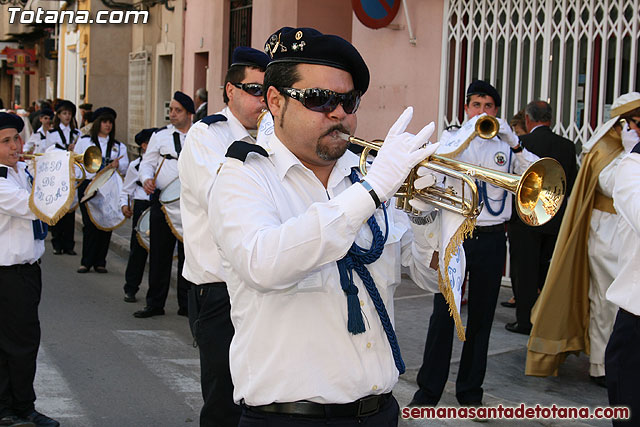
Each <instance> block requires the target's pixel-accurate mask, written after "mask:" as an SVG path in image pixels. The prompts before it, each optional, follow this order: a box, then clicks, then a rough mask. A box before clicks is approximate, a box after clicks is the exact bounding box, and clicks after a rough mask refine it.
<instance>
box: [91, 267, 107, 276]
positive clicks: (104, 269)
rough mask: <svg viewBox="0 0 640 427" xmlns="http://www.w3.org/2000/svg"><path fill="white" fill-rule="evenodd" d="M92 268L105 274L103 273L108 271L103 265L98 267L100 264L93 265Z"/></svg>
mask: <svg viewBox="0 0 640 427" xmlns="http://www.w3.org/2000/svg"><path fill="white" fill-rule="evenodd" d="M93 269H94V270H95V271H96V273H102V274H105V273H108V272H109V271H108V270H107V269H106V268H104V267H100V266H98V267H93Z"/></svg>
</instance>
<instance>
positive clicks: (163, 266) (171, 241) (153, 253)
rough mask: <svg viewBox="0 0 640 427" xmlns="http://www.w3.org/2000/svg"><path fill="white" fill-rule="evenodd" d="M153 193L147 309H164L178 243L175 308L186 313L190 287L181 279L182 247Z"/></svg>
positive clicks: (156, 196)
mask: <svg viewBox="0 0 640 427" xmlns="http://www.w3.org/2000/svg"><path fill="white" fill-rule="evenodd" d="M159 195H160V191H156V192H155V193H154V194H153V196H152V198H151V216H150V218H149V219H150V231H151V235H150V236H149V237H150V243H149V244H150V246H151V247H150V248H149V249H150V250H149V290H148V291H147V306H149V307H158V308H164V305H165V303H166V302H167V295H168V294H169V285H170V283H171V265H172V264H173V251H174V249H175V247H176V242H177V243H178V306H179V307H180V308H183V309H187V306H188V301H187V300H188V298H187V293H188V292H189V287H190V286H191V284H190V283H189V281H187V279H185V278H184V277H182V266H183V265H184V245H183V244H182V242H180V241H179V240H178V239H177V238H176V236H174V235H173V233H172V232H171V228H170V227H169V224H167V220H166V219H165V216H164V213H163V212H162V209H161V208H160V207H161V205H160V201H159V199H158V196H159Z"/></svg>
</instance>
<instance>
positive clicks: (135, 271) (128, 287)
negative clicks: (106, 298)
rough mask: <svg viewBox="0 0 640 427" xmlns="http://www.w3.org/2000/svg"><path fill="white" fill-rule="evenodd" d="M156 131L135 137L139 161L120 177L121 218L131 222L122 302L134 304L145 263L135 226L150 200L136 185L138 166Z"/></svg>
mask: <svg viewBox="0 0 640 427" xmlns="http://www.w3.org/2000/svg"><path fill="white" fill-rule="evenodd" d="M156 130H157V129H156V128H149V129H143V130H141V131H140V132H138V133H137V134H136V136H135V142H136V144H138V146H139V147H140V157H138V158H137V159H135V160H132V161H131V163H129V169H127V174H126V175H125V177H124V185H123V187H122V194H121V195H120V209H122V213H123V214H124V216H125V217H127V218H131V237H130V245H129V261H128V262H127V269H126V271H125V273H124V278H125V283H124V301H125V302H136V293H137V292H138V290H139V289H140V283H141V282H142V276H144V266H145V265H146V263H147V255H148V253H147V250H146V249H145V248H144V247H142V246H141V245H140V243H139V242H138V238H137V236H136V225H137V224H138V220H139V219H140V215H142V213H143V212H144V211H145V210H146V209H147V208H148V207H149V206H151V197H150V196H149V195H148V194H147V193H146V192H145V191H144V188H142V182H140V174H139V172H138V171H139V169H140V162H141V161H142V156H143V155H144V153H145V151H147V145H149V139H150V138H151V135H153V133H154V132H155V131H156Z"/></svg>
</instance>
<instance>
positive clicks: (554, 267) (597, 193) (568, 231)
mask: <svg viewBox="0 0 640 427" xmlns="http://www.w3.org/2000/svg"><path fill="white" fill-rule="evenodd" d="M638 124H640V93H638V92H631V93H627V94H624V95H621V96H619V97H618V98H617V99H615V100H614V102H613V104H612V105H611V119H610V120H609V121H607V122H606V123H604V124H602V125H601V126H600V127H599V128H598V129H597V130H596V132H595V133H594V134H593V136H592V137H591V139H589V141H587V142H586V143H585V144H583V146H582V153H581V155H580V157H581V160H582V161H581V166H580V170H579V171H578V175H577V177H576V182H575V184H574V187H573V190H572V192H571V197H570V198H569V201H568V203H567V210H566V212H565V214H564V217H563V220H562V225H561V226H560V232H559V234H558V241H557V243H556V248H555V251H554V254H553V258H552V259H551V265H550V266H549V273H548V274H547V279H546V281H545V284H544V288H543V289H542V292H541V293H540V296H539V297H538V302H537V303H536V309H535V310H534V311H533V316H532V321H533V329H532V331H531V338H530V340H529V351H528V353H527V365H526V370H525V373H526V374H527V375H536V376H547V375H557V370H558V367H559V366H560V364H561V363H562V362H563V361H564V360H565V358H566V357H567V355H568V354H570V353H575V352H576V351H584V352H589V363H590V366H589V376H590V377H591V380H592V381H593V382H594V383H595V384H597V385H599V386H602V387H605V386H606V381H605V349H606V346H607V342H608V341H609V336H610V335H611V330H612V328H613V324H614V321H615V317H616V313H617V307H616V306H615V305H614V304H612V303H611V302H609V301H607V299H606V298H605V295H606V293H607V289H609V286H610V285H611V283H612V282H613V280H614V279H615V278H616V275H617V274H618V273H619V271H620V264H619V261H618V257H619V256H620V254H621V253H622V242H623V241H624V240H625V239H632V238H633V237H631V236H632V235H633V234H632V233H629V234H619V232H618V231H617V230H618V228H619V224H620V221H621V220H622V218H621V216H620V215H618V212H617V210H616V208H615V206H614V200H613V199H612V196H613V191H614V186H615V185H616V184H617V183H616V179H617V178H616V170H617V168H618V165H619V164H620V161H621V160H622V158H623V157H624V155H625V154H626V153H628V152H630V151H631V150H632V149H633V147H634V146H635V145H636V144H637V143H638V141H639V140H640V139H639V137H638V133H639V132H640V127H638ZM586 337H588V340H587V339H586Z"/></svg>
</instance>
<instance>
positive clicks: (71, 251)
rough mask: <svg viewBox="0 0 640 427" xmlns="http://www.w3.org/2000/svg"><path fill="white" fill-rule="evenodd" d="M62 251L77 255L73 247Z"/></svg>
mask: <svg viewBox="0 0 640 427" xmlns="http://www.w3.org/2000/svg"><path fill="white" fill-rule="evenodd" d="M64 253H65V254H67V255H78V254H77V253H76V251H74V250H73V249H67V250H65V251H64Z"/></svg>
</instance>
